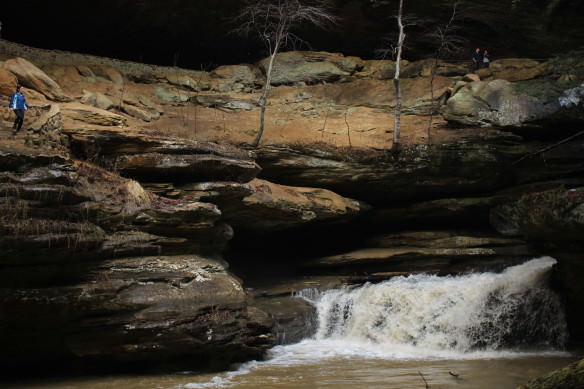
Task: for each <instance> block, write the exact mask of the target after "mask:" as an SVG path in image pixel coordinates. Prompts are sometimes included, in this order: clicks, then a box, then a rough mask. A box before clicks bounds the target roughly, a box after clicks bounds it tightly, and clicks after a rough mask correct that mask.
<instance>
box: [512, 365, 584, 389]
mask: <svg viewBox="0 0 584 389" xmlns="http://www.w3.org/2000/svg"><path fill="white" fill-rule="evenodd" d="M583 386H584V359H583V360H580V361H578V362H574V363H572V364H570V365H569V366H566V367H564V368H562V369H558V370H555V371H553V372H551V373H550V374H548V375H546V376H544V377H540V378H536V379H534V380H532V381H530V382H529V383H527V384H524V385H521V386H519V387H517V389H579V388H582V387H583Z"/></svg>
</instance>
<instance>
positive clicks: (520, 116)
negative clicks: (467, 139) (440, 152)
mask: <svg viewBox="0 0 584 389" xmlns="http://www.w3.org/2000/svg"><path fill="white" fill-rule="evenodd" d="M559 109H560V103H559V101H558V100H557V99H556V100H552V101H549V102H548V101H545V100H542V99H540V98H538V97H535V96H530V95H528V94H520V93H517V92H516V89H515V88H514V86H513V84H511V83H510V82H509V81H505V80H493V81H475V82H471V83H469V84H467V85H465V86H463V87H462V88H460V90H459V91H458V92H457V93H456V94H455V95H454V96H452V97H451V98H450V99H448V101H447V103H446V106H445V108H444V110H443V116H444V118H445V119H446V120H448V121H452V122H456V123H460V124H464V125H470V126H503V127H505V126H514V127H520V126H523V125H526V124H528V123H531V122H536V121H538V120H541V119H544V118H547V117H549V116H551V115H553V114H554V113H556V112H557V111H559Z"/></svg>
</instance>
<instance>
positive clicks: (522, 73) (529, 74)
mask: <svg viewBox="0 0 584 389" xmlns="http://www.w3.org/2000/svg"><path fill="white" fill-rule="evenodd" d="M546 68H547V64H545V63H540V62H538V61H535V60H532V59H528V58H505V59H499V60H496V61H493V62H491V64H490V66H489V68H488V69H481V72H482V74H484V76H485V78H487V77H489V78H491V79H501V80H507V81H524V80H531V79H533V78H536V77H539V76H541V75H543V74H544V72H545V70H546Z"/></svg>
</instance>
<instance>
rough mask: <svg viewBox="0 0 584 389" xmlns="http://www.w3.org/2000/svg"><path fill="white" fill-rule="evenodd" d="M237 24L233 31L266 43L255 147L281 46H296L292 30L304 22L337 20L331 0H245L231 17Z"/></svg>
mask: <svg viewBox="0 0 584 389" xmlns="http://www.w3.org/2000/svg"><path fill="white" fill-rule="evenodd" d="M234 20H235V22H236V23H237V24H238V25H239V27H238V28H237V29H236V30H235V32H237V33H239V34H241V35H243V36H250V35H255V36H257V37H258V38H259V39H260V40H261V41H262V42H263V43H264V45H265V46H266V49H267V50H268V54H269V57H270V59H269V64H268V68H267V70H266V83H265V84H264V91H263V93H262V96H261V97H260V99H259V105H260V124H259V128H258V134H257V136H256V138H255V139H254V141H253V142H252V145H253V146H258V145H259V142H260V140H261V137H262V134H263V132H264V123H265V111H266V102H267V99H268V96H269V93H270V89H271V79H272V72H273V70H274V66H275V59H276V55H277V54H278V51H279V50H280V49H281V48H282V47H293V48H295V47H296V46H298V45H299V44H302V43H304V41H303V40H302V39H300V38H299V37H298V36H297V35H295V34H294V33H293V32H292V30H293V29H294V28H297V27H299V26H301V25H303V24H310V25H313V26H315V27H319V28H324V27H327V26H329V25H331V24H335V23H336V22H337V17H336V16H335V14H334V13H333V12H332V6H331V3H330V0H312V1H310V2H307V1H304V0H302V1H301V0H247V1H245V5H244V7H243V8H242V9H241V11H240V12H239V14H238V15H236V16H235V18H234Z"/></svg>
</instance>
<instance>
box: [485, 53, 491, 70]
mask: <svg viewBox="0 0 584 389" xmlns="http://www.w3.org/2000/svg"><path fill="white" fill-rule="evenodd" d="M490 64H491V56H490V55H489V52H488V51H487V50H485V52H484V53H483V67H484V68H488V67H489V65H490Z"/></svg>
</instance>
